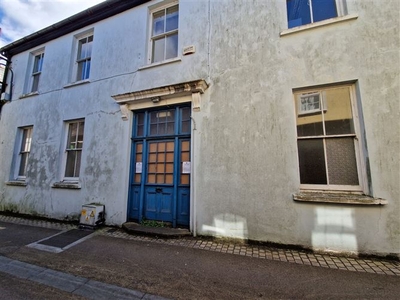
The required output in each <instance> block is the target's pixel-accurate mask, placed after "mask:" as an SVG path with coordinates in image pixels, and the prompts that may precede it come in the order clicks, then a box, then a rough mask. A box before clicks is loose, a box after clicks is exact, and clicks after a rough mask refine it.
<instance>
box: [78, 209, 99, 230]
mask: <svg viewBox="0 0 400 300" xmlns="http://www.w3.org/2000/svg"><path fill="white" fill-rule="evenodd" d="M104 213H105V207H104V205H102V204H97V203H90V204H84V205H82V210H81V217H80V220H79V227H89V228H95V227H97V226H99V225H102V224H104V221H105V215H104Z"/></svg>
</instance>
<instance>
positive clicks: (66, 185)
mask: <svg viewBox="0 0 400 300" xmlns="http://www.w3.org/2000/svg"><path fill="white" fill-rule="evenodd" d="M51 187H52V188H54V189H72V190H77V189H80V188H81V185H80V183H79V182H68V181H61V182H54V183H53V185H52V186H51Z"/></svg>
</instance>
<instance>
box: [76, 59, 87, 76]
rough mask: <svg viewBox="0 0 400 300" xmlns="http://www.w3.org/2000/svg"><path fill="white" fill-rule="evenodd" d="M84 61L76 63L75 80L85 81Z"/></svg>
mask: <svg viewBox="0 0 400 300" xmlns="http://www.w3.org/2000/svg"><path fill="white" fill-rule="evenodd" d="M85 74H86V61H81V62H80V63H78V73H77V76H76V80H78V81H79V80H83V79H86V77H85V76H86V75H85Z"/></svg>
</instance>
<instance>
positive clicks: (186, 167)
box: [182, 161, 190, 174]
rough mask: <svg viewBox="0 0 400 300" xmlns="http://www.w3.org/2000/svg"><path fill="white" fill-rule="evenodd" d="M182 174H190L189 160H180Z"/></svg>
mask: <svg viewBox="0 0 400 300" xmlns="http://www.w3.org/2000/svg"><path fill="white" fill-rule="evenodd" d="M182 174H190V161H184V162H182Z"/></svg>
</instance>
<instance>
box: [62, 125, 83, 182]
mask: <svg viewBox="0 0 400 300" xmlns="http://www.w3.org/2000/svg"><path fill="white" fill-rule="evenodd" d="M81 122H83V136H82V141H78V140H77V138H78V134H77V135H76V140H75V141H74V142H73V143H75V144H76V145H78V142H79V143H81V144H82V146H81V147H79V148H78V147H76V148H74V149H70V148H69V147H68V146H69V136H70V125H71V124H76V123H78V124H79V123H81ZM78 126H79V125H78ZM84 128H85V119H77V120H70V121H66V122H65V138H64V140H65V144H64V147H63V148H64V159H63V166H64V167H63V169H62V178H63V179H62V181H65V182H70V183H77V182H78V181H79V177H80V171H81V166H82V152H83V141H84V139H85V131H84ZM78 132H79V129H78V131H77V133H78ZM71 151H75V152H78V151H80V166H79V171H78V173H79V176H76V177H74V176H72V177H71V176H66V172H67V162H68V155H69V152H71ZM76 167H77V166H76V158H75V163H74V173H76Z"/></svg>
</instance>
